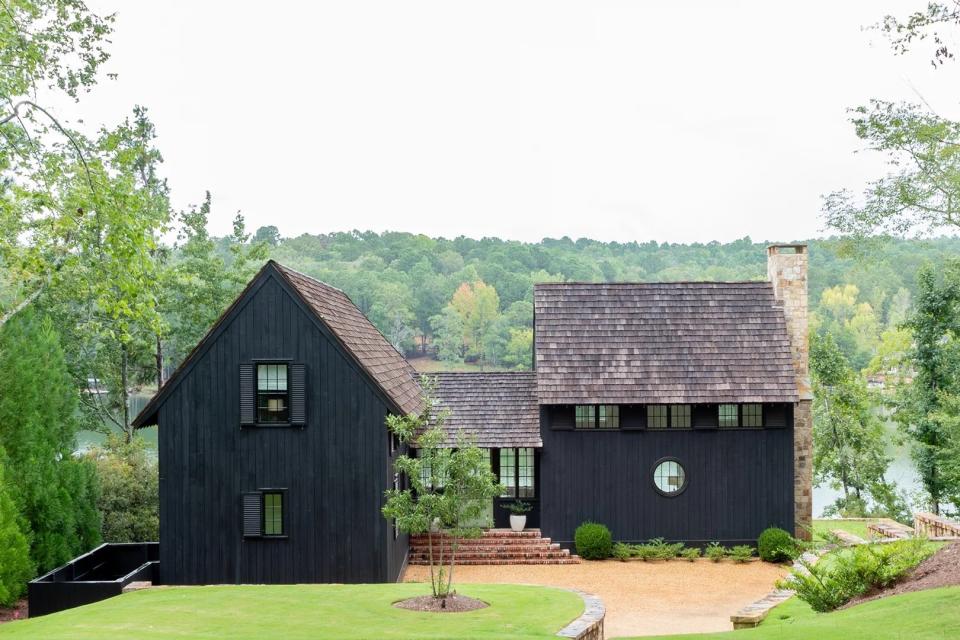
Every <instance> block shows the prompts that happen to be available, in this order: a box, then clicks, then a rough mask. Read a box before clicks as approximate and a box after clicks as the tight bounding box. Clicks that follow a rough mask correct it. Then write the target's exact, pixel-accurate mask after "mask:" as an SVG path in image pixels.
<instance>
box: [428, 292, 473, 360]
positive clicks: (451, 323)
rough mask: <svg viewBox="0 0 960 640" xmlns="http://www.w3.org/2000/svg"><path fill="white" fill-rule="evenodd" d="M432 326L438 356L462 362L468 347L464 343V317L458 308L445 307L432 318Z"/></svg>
mask: <svg viewBox="0 0 960 640" xmlns="http://www.w3.org/2000/svg"><path fill="white" fill-rule="evenodd" d="M430 326H431V327H432V328H433V342H434V344H435V345H436V347H437V357H439V358H440V359H441V360H443V361H444V362H451V363H455V364H456V363H460V364H462V363H463V357H464V355H465V354H466V351H467V349H466V346H465V345H464V343H463V332H464V328H463V318H462V317H461V316H460V314H459V313H457V311H456V309H454V308H453V307H451V306H447V307H444V309H443V311H441V312H440V313H439V314H438V315H435V316H434V317H433V318H431V319H430Z"/></svg>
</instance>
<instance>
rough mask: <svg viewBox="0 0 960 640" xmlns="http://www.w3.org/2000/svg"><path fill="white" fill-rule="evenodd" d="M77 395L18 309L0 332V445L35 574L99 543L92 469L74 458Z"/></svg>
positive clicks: (39, 324)
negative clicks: (15, 314)
mask: <svg viewBox="0 0 960 640" xmlns="http://www.w3.org/2000/svg"><path fill="white" fill-rule="evenodd" d="M76 398H77V393H76V387H75V386H74V384H73V380H72V379H71V377H70V375H69V373H68V371H67V365H66V360H65V357H64V354H63V351H62V349H61V346H60V340H59V337H58V335H57V333H56V331H55V330H54V329H53V326H52V324H51V323H50V322H49V320H47V319H42V318H39V317H37V316H36V314H35V313H34V312H33V311H32V310H26V311H24V312H22V313H21V314H19V315H17V316H16V317H15V318H14V319H13V320H11V321H10V322H8V323H7V324H6V325H4V327H3V330H2V332H0V446H2V447H3V449H4V450H5V451H6V461H5V466H6V468H7V473H8V482H9V483H10V485H9V490H10V493H11V496H12V497H13V500H14V502H15V503H16V505H17V509H18V511H19V512H20V513H21V514H23V517H24V523H25V527H24V533H25V534H26V535H27V536H28V538H29V540H30V556H31V558H32V559H33V561H34V562H35V563H36V565H37V566H38V568H39V569H40V570H41V571H47V570H49V569H51V568H53V567H56V566H58V565H60V564H63V563H64V562H66V561H67V560H69V559H70V558H72V557H74V556H76V555H78V554H79V553H82V552H86V551H89V550H90V549H91V548H92V547H93V546H95V545H96V544H98V543H99V541H100V519H99V514H98V513H97V511H96V508H95V504H96V500H97V495H98V487H97V483H96V478H95V476H94V474H93V469H92V468H91V467H90V466H89V465H88V464H86V463H85V462H83V461H81V460H78V459H76V458H74V456H73V451H74V449H75V448H76V434H77V430H78V428H79V424H78V422H77V419H76V414H77V399H76Z"/></svg>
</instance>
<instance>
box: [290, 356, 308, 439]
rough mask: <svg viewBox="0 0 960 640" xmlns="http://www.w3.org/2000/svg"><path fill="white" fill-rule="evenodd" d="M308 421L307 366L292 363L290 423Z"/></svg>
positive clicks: (300, 423)
mask: <svg viewBox="0 0 960 640" xmlns="http://www.w3.org/2000/svg"><path fill="white" fill-rule="evenodd" d="M306 423H307V367H306V366H305V365H302V364H291V365H290V424H296V425H304V424H306Z"/></svg>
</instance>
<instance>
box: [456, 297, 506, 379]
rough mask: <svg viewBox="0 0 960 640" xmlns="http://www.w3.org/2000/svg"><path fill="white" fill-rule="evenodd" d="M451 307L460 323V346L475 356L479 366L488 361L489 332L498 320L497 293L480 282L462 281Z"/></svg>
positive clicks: (490, 333)
mask: <svg viewBox="0 0 960 640" xmlns="http://www.w3.org/2000/svg"><path fill="white" fill-rule="evenodd" d="M450 306H451V307H453V309H454V310H455V311H456V312H457V313H458V314H459V315H460V318H461V320H462V321H463V330H464V334H463V343H464V345H465V346H466V348H467V353H468V354H471V355H474V356H476V357H477V359H478V360H479V361H480V363H481V365H483V364H487V362H488V361H489V359H490V355H491V354H490V349H489V346H490V341H491V339H492V338H493V335H492V331H493V329H494V327H495V325H496V322H497V320H498V319H499V317H500V297H499V296H498V295H497V290H496V289H495V288H494V287H493V286H492V285H488V284H486V283H485V282H483V281H482V280H477V281H475V282H473V283H472V284H471V283H467V282H464V283H463V284H461V285H460V287H459V288H458V289H457V290H456V291H455V292H454V294H453V298H451V299H450Z"/></svg>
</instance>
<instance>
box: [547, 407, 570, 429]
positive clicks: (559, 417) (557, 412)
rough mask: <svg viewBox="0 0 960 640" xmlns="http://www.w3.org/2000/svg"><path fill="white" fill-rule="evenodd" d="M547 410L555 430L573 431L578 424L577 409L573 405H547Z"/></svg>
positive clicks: (551, 426) (552, 427) (551, 425)
mask: <svg viewBox="0 0 960 640" xmlns="http://www.w3.org/2000/svg"><path fill="white" fill-rule="evenodd" d="M546 411H547V412H548V416H549V417H548V420H549V421H550V428H551V429H552V430H553V431H572V430H573V428H574V427H575V426H576V416H575V413H576V410H575V409H574V407H573V405H560V406H553V407H546Z"/></svg>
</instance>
